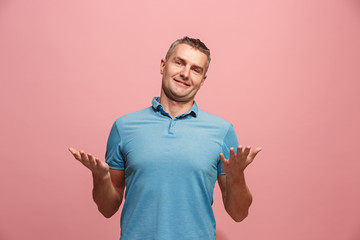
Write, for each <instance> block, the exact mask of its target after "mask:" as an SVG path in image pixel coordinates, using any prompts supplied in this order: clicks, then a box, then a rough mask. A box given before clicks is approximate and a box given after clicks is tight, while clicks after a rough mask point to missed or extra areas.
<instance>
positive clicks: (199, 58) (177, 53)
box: [169, 43, 207, 68]
mask: <svg viewBox="0 0 360 240" xmlns="http://www.w3.org/2000/svg"><path fill="white" fill-rule="evenodd" d="M169 58H170V59H173V58H181V59H183V60H185V61H186V62H188V63H190V64H191V65H197V66H200V67H203V68H205V67H206V64H207V56H206V54H205V53H203V52H201V51H200V50H198V49H196V48H194V47H192V46H190V45H188V44H184V43H181V44H179V45H177V46H176V47H175V48H174V51H173V52H172V54H171V55H170V57H169Z"/></svg>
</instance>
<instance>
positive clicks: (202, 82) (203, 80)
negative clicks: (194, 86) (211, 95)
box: [200, 75, 207, 86]
mask: <svg viewBox="0 0 360 240" xmlns="http://www.w3.org/2000/svg"><path fill="white" fill-rule="evenodd" d="M206 78H207V76H206V75H205V76H204V78H203V79H202V80H201V84H200V86H202V85H203V84H204V82H205V79H206Z"/></svg>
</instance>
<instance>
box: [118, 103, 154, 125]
mask: <svg viewBox="0 0 360 240" xmlns="http://www.w3.org/2000/svg"><path fill="white" fill-rule="evenodd" d="M153 114H154V111H153V109H152V107H147V108H144V109H141V110H139V111H135V112H131V113H127V114H125V115H123V116H121V117H118V118H117V119H116V120H115V123H114V124H115V125H116V126H117V127H121V126H123V125H124V124H125V125H126V124H128V123H132V122H134V121H138V120H141V119H148V118H151V116H153Z"/></svg>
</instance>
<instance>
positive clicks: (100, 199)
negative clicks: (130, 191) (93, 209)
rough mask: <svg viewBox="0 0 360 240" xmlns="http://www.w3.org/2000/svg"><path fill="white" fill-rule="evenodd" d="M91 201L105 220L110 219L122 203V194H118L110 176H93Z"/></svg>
mask: <svg viewBox="0 0 360 240" xmlns="http://www.w3.org/2000/svg"><path fill="white" fill-rule="evenodd" d="M93 182H94V188H93V192H92V194H93V199H94V202H95V203H96V205H97V207H98V209H99V211H100V212H101V214H103V215H104V216H105V217H106V218H110V217H111V216H112V215H114V214H115V213H116V212H117V210H118V209H119V207H120V205H121V202H122V193H120V192H118V191H117V190H116V189H115V188H114V186H113V184H112V182H111V177H110V174H107V175H106V176H104V177H96V176H95V175H94V174H93Z"/></svg>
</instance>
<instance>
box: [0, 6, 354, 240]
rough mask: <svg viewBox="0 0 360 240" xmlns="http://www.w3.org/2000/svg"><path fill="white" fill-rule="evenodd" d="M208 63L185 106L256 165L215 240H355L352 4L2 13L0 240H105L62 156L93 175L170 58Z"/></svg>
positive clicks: (104, 222)
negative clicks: (242, 208)
mask: <svg viewBox="0 0 360 240" xmlns="http://www.w3.org/2000/svg"><path fill="white" fill-rule="evenodd" d="M185 35H189V36H192V37H198V38H200V39H202V40H203V41H204V42H205V43H206V44H207V45H208V47H209V48H210V49H211V51H212V59H213V61H212V63H211V65H210V70H209V72H208V79H207V80H206V83H205V84H204V86H203V88H202V89H201V90H200V92H199V95H198V97H197V102H198V105H199V106H200V107H201V108H202V109H204V110H206V111H208V112H211V113H214V114H216V115H218V116H221V117H223V118H225V119H226V120H228V121H230V122H232V123H233V124H234V126H235V130H236V132H237V134H238V138H239V141H240V143H241V144H244V145H245V144H246V145H251V146H253V147H256V146H262V147H263V151H262V152H261V153H260V154H259V155H258V157H257V159H256V161H255V162H254V163H253V164H252V165H250V166H249V168H248V169H247V171H246V175H247V181H248V185H249V187H250V189H251V191H252V193H253V196H254V202H253V205H252V207H251V210H250V215H249V217H248V218H247V219H246V220H245V221H244V222H242V223H234V222H233V221H232V220H231V219H230V217H228V216H227V214H226V213H225V211H224V209H223V206H222V202H221V199H220V192H219V189H218V187H217V186H216V191H215V196H214V198H215V201H214V209H215V214H216V219H217V227H218V229H217V230H218V239H220V240H233V239H248V240H250V239H254V240H262V239H269V240H279V239H280V240H288V239H291V240H303V239H307V240H318V239H327V240H339V239H341V240H357V239H360V207H359V203H360V187H359V183H360V174H359V170H360V159H359V157H358V156H359V154H358V152H357V150H358V148H359V136H360V135H359V133H360V131H359V130H360V129H359V128H360V127H359V122H360V107H359V103H360V91H359V90H360V83H359V80H360V3H359V1H356V0H317V1H314V0H303V1H295V0H272V1H267V0H266V1H265V0H259V1H257V0H255V1H235V0H234V1H209V0H207V1H194V0H184V1H172V0H167V1H166V0H159V1H155V0H154V1H126V2H125V1H91V0H61V1H60V0H58V1H47V0H33V1H25V0H24V1H19V0H11V1H10V0H1V1H0V79H1V85H0V103H1V109H0V110H1V120H0V121H1V124H0V128H1V129H0V130H1V142H0V144H1V157H2V161H1V167H0V178H1V181H0V189H1V197H0V239H4V240H15V239H16V240H17V239H52V240H57V239H59V240H60V239H87V240H91V239H118V237H119V231H120V230H119V218H120V214H119V213H117V214H116V215H115V216H114V217H113V218H111V219H105V218H103V217H102V216H101V215H100V213H98V211H97V209H96V206H95V204H94V203H93V202H92V199H91V189H92V181H91V175H90V172H89V171H88V170H87V169H85V168H84V167H83V166H82V165H81V164H79V163H78V162H76V161H75V160H74V159H73V158H72V157H71V155H70V154H69V152H68V151H67V148H68V147H69V146H73V147H76V148H79V149H83V150H85V151H89V152H91V153H93V154H95V155H98V156H100V157H101V158H102V159H104V153H105V145H106V140H107V137H108V134H109V131H110V127H111V125H112V123H113V121H114V120H115V119H116V118H117V117H119V116H121V115H123V114H126V113H129V112H132V111H135V110H139V109H142V108H144V107H147V106H150V103H151V99H152V97H153V96H155V95H159V93H160V79H161V76H160V74H159V64H160V59H161V58H162V57H164V55H165V53H166V51H167V49H168V47H169V45H170V43H171V42H172V41H173V40H175V39H177V38H180V37H183V36H185Z"/></svg>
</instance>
